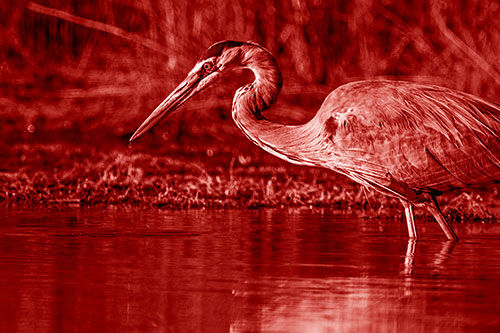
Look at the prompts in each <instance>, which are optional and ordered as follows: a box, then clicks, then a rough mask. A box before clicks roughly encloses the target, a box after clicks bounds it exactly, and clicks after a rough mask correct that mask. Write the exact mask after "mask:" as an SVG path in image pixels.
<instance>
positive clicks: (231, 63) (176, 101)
mask: <svg viewBox="0 0 500 333" xmlns="http://www.w3.org/2000/svg"><path fill="white" fill-rule="evenodd" d="M245 44H246V43H244V42H235V41H222V42H218V43H216V44H214V45H212V46H211V47H210V48H208V50H207V51H206V52H205V54H203V56H202V57H201V58H200V60H198V61H197V62H196V64H195V65H194V67H193V69H192V70H191V71H190V72H189V74H188V75H187V76H186V78H185V79H184V80H183V81H182V82H181V83H180V84H179V85H178V86H177V88H175V89H174V90H173V91H172V92H171V93H170V95H168V97H167V98H166V99H165V100H164V101H163V102H162V103H161V104H160V105H158V107H157V108H156V109H155V110H154V111H153V112H152V113H151V114H150V115H149V117H148V118H147V119H146V120H145V121H144V122H143V123H142V124H141V126H139V128H138V129H137V130H136V131H135V133H134V134H133V135H132V137H131V138H130V142H132V141H134V140H135V139H137V138H138V137H140V136H141V135H143V134H144V133H145V132H147V131H148V130H150V129H151V128H152V127H153V126H154V125H156V124H157V123H158V122H159V121H160V120H162V119H163V118H165V117H166V116H168V115H169V114H170V113H172V112H173V111H174V110H176V109H177V108H179V106H181V105H182V104H183V103H184V102H186V101H187V100H188V99H190V98H191V97H193V96H194V95H195V94H197V93H198V92H200V91H202V90H203V89H205V88H206V87H208V86H210V85H211V84H213V83H215V82H217V80H218V79H219V78H220V76H221V74H222V73H223V72H225V71H228V70H230V69H231V68H233V67H236V66H237V65H238V64H240V63H241V56H240V52H239V49H240V47H241V46H243V45H245Z"/></svg>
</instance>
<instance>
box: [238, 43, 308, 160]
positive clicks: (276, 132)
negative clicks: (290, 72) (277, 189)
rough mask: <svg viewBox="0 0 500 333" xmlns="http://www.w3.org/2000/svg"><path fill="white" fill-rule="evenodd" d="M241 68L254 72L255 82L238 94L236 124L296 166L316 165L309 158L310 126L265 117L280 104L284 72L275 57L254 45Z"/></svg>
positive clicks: (252, 138)
mask: <svg viewBox="0 0 500 333" xmlns="http://www.w3.org/2000/svg"><path fill="white" fill-rule="evenodd" d="M241 67H243V68H249V69H250V70H252V72H253V73H254V75H255V81H254V82H252V83H249V84H247V85H245V86H243V87H241V88H239V89H238V90H237V91H236V94H235V96H234V99H233V109H232V116H233V120H234V121H235V123H236V125H238V127H239V128H240V129H241V130H242V131H243V133H244V134H245V135H246V136H247V137H248V138H249V139H250V140H251V141H252V142H254V143H255V144H256V145H258V146H260V147H261V148H263V149H264V150H266V151H268V152H269V153H271V154H273V155H276V156H278V157H280V158H282V159H285V160H287V161H289V162H292V163H296V164H307V165H314V163H313V161H311V160H309V159H308V158H307V155H308V154H307V152H308V151H310V146H311V144H312V142H311V136H310V133H311V131H310V128H309V127H310V126H309V123H308V124H304V125H296V126H289V125H283V124H278V123H273V122H270V121H268V120H267V119H265V118H264V116H262V114H261V113H262V111H264V110H266V109H268V108H269V107H270V106H271V105H272V104H273V103H274V102H275V101H276V99H277V97H278V94H279V92H280V90H281V85H282V77H281V72H280V70H279V68H278V65H277V63H276V60H275V59H274V57H273V56H272V55H271V54H270V53H269V52H268V51H266V50H265V49H263V48H261V47H259V46H257V45H255V46H253V45H252V47H251V48H250V49H248V50H245V51H242V54H241Z"/></svg>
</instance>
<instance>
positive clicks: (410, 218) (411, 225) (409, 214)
mask: <svg viewBox="0 0 500 333" xmlns="http://www.w3.org/2000/svg"><path fill="white" fill-rule="evenodd" d="M400 201H401V204H403V208H404V209H405V217H406V224H407V225H408V235H409V236H410V238H411V239H417V237H418V236H417V225H416V224H415V215H414V213H413V204H412V203H410V202H408V201H406V200H402V199H401V200H400Z"/></svg>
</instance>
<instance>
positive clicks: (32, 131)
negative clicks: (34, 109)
mask: <svg viewBox="0 0 500 333" xmlns="http://www.w3.org/2000/svg"><path fill="white" fill-rule="evenodd" d="M27 130H28V132H30V133H34V132H35V130H36V127H35V125H33V124H29V125H28V128H27Z"/></svg>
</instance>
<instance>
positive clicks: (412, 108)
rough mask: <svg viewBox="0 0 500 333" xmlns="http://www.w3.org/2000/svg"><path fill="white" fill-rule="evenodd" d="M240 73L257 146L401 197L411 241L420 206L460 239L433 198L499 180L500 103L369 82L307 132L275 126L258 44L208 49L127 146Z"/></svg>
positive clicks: (336, 99) (264, 55)
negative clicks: (246, 78)
mask: <svg viewBox="0 0 500 333" xmlns="http://www.w3.org/2000/svg"><path fill="white" fill-rule="evenodd" d="M234 68H248V69H250V70H252V71H253V73H254V75H255V80H254V81H253V82H252V83H249V84H247V85H245V86H243V87H241V88H239V89H238V90H237V91H236V94H235V96H234V100H233V108H232V116H233V119H234V121H235V123H236V125H238V127H239V128H240V129H241V130H242V131H243V133H244V134H245V135H246V136H247V137H248V138H249V139H250V140H251V141H252V142H254V143H255V144H257V145H258V146H260V147H261V148H263V149H264V150H266V151H268V152H269V153H271V154H273V155H276V156H278V157H280V158H282V159H284V160H287V161H289V162H291V163H295V164H301V165H309V166H320V167H324V168H327V169H330V170H333V171H335V172H338V173H340V174H343V175H345V176H347V177H349V178H350V179H352V180H354V181H355V182H358V183H360V184H361V185H363V186H366V187H368V188H374V189H376V190H378V191H380V192H382V193H384V194H386V195H389V196H392V197H396V198H399V200H400V201H401V203H402V204H403V207H404V211H405V217H406V222H407V224H408V233H409V236H410V238H417V229H416V226H415V219H414V213H413V207H414V206H424V207H425V208H427V210H428V211H429V212H430V213H431V214H432V215H433V216H434V218H435V219H436V221H437V222H438V223H439V226H440V227H441V228H442V229H443V232H444V233H445V235H446V237H447V238H448V239H450V240H458V238H457V236H456V235H455V233H454V232H453V229H452V228H451V226H450V225H449V224H448V222H447V221H446V219H445V217H444V216H443V214H442V212H441V210H440V209H439V206H438V204H437V201H436V196H437V195H439V194H441V193H443V192H445V191H451V190H453V189H463V188H467V187H470V186H473V185H485V184H490V183H493V182H495V181H498V180H499V179H500V138H499V133H500V105H499V104H497V103H495V102H491V101H487V100H485V99H482V98H479V97H476V96H473V95H469V94H466V93H463V92H459V91H454V90H451V89H447V88H443V87H439V86H433V85H422V84H417V83H411V82H404V81H389V80H369V81H359V82H352V83H348V84H345V85H343V86H340V87H338V88H337V89H335V90H334V91H333V92H331V93H330V94H329V95H328V97H327V98H326V99H325V101H324V102H323V104H322V105H321V108H320V109H319V111H318V112H317V113H316V115H315V116H314V118H312V119H311V120H310V121H309V122H307V123H305V124H303V125H295V126H289V125H282V124H277V123H273V122H270V121H268V120H266V118H265V117H264V116H263V115H262V111H264V110H266V109H267V108H269V107H270V106H271V105H272V104H273V103H274V102H275V101H276V98H277V96H278V94H279V91H280V89H281V85H282V77H281V73H280V70H279V68H278V65H277V63H276V60H275V59H274V57H273V56H272V55H271V53H270V52H269V51H267V50H266V49H265V48H264V47H262V46H260V45H258V44H256V43H252V42H237V41H222V42H218V43H216V44H214V45H212V46H211V47H210V48H209V49H208V50H207V51H206V52H205V54H204V55H203V56H202V57H201V58H200V60H198V62H197V63H196V65H195V66H194V68H193V69H192V70H191V72H189V74H188V75H187V77H186V78H185V79H184V81H182V83H180V84H179V86H178V87H177V88H176V89H175V90H174V91H173V92H172V93H171V94H170V95H169V96H168V97H167V98H166V99H165V100H164V101H163V102H162V103H161V104H160V105H159V106H158V107H157V108H156V109H155V110H154V111H153V112H152V113H151V115H150V116H149V117H148V118H147V119H146V120H145V121H144V122H143V123H142V125H141V126H139V128H138V129H137V130H136V132H135V133H134V135H133V136H132V137H131V138H130V142H132V141H133V140H135V139H137V138H138V137H139V136H141V135H142V134H144V132H146V131H148V130H149V129H150V128H151V127H153V126H154V125H155V124H156V123H157V122H158V121H160V120H161V119H162V118H164V117H166V116H167V115H168V114H170V113H171V112H172V111H174V110H175V109H177V108H178V107H179V106H181V105H182V104H183V103H184V102H185V101H187V100H188V99H189V98H190V97H192V96H193V95H195V94H196V93H198V92H199V91H201V90H202V89H204V88H206V87H207V86H209V85H211V84H213V83H214V82H216V81H217V79H218V78H220V76H221V74H223V73H225V72H229V71H230V70H231V69H234Z"/></svg>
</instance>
